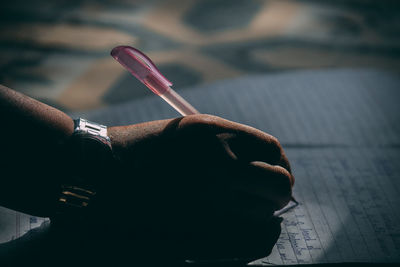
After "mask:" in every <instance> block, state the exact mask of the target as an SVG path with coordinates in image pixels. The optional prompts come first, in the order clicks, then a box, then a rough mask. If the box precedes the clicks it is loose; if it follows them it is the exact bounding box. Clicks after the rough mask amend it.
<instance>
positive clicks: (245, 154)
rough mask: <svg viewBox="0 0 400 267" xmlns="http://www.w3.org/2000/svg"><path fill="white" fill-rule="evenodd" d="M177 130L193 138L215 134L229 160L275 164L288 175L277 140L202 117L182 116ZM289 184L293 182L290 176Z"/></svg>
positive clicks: (217, 119) (234, 123) (284, 156)
mask: <svg viewBox="0 0 400 267" xmlns="http://www.w3.org/2000/svg"><path fill="white" fill-rule="evenodd" d="M177 128H178V129H179V130H181V131H183V132H186V131H190V132H195V133H196V134H197V135H206V134H213V135H217V136H218V137H219V138H220V139H221V140H222V141H223V142H224V145H225V149H226V151H227V153H228V154H229V155H230V156H231V157H232V158H234V159H237V160H240V161H244V162H251V161H263V162H266V163H268V164H271V165H279V166H281V167H283V168H285V169H286V170H287V171H288V172H289V173H291V168H290V164H289V161H288V159H287V157H286V155H285V153H284V151H283V149H282V147H281V145H280V143H279V141H278V139H276V138H275V137H273V136H272V135H269V134H267V133H265V132H263V131H260V130H258V129H256V128H253V127H250V126H247V125H244V124H240V123H236V122H232V121H229V120H225V119H222V118H219V117H216V116H212V115H206V114H198V115H192V116H186V117H184V118H183V119H182V120H180V121H179V123H178V126H177ZM291 183H292V185H293V183H294V179H293V177H292V179H291Z"/></svg>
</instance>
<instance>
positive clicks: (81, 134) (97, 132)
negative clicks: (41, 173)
mask: <svg viewBox="0 0 400 267" xmlns="http://www.w3.org/2000/svg"><path fill="white" fill-rule="evenodd" d="M74 128H75V130H74V133H73V134H72V135H71V136H70V137H69V138H68V140H66V142H65V143H64V144H63V145H62V147H63V153H64V158H66V159H67V160H66V162H68V164H69V171H67V172H66V173H65V174H64V175H62V179H61V180H60V186H59V187H60V188H59V192H60V193H59V196H58V199H57V203H58V204H57V209H56V215H55V217H54V218H55V219H57V221H64V222H65V221H68V222H70V221H71V219H72V220H76V219H78V220H79V219H81V218H82V217H85V216H86V215H87V213H88V210H89V209H90V206H92V205H93V202H94V201H95V199H96V197H97V194H98V192H99V191H101V190H102V189H103V185H104V181H105V178H107V177H108V174H109V172H110V170H111V169H112V165H113V152H112V147H111V143H110V139H109V137H108V136H107V127H106V126H104V125H100V124H97V123H94V122H90V121H87V120H85V119H78V120H75V127H74ZM66 219H68V220H66Z"/></svg>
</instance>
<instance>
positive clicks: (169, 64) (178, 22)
mask: <svg viewBox="0 0 400 267" xmlns="http://www.w3.org/2000/svg"><path fill="white" fill-rule="evenodd" d="M7 2H8V3H7V4H4V3H2V4H1V8H0V31H1V34H0V48H1V49H0V83H3V84H5V85H7V86H9V87H12V88H14V89H16V90H18V91H21V92H23V93H26V94H28V95H30V96H33V97H35V98H37V99H40V100H42V101H44V102H46V103H49V104H51V105H54V106H56V107H59V108H61V109H63V110H64V111H67V112H68V111H82V110H89V109H95V108H99V107H103V106H108V105H113V104H116V103H121V102H125V101H128V100H131V99H134V98H140V97H144V96H146V95H149V94H151V93H150V92H149V91H148V90H147V89H145V88H144V86H143V85H141V84H140V83H139V82H138V81H137V80H136V79H134V78H133V77H132V76H130V75H129V74H128V73H127V72H126V71H125V70H124V69H123V68H122V67H121V66H120V65H119V64H118V63H116V62H115V61H114V60H113V59H112V58H111V56H110V55H109V52H110V51H111V49H112V48H113V47H114V46H116V45H121V44H124V45H131V46H135V47H137V48H139V49H141V50H142V51H144V52H145V53H147V54H148V55H149V56H150V57H151V58H152V59H153V61H155V62H156V63H157V65H158V66H159V67H160V69H161V71H162V73H163V74H164V75H165V76H166V77H167V78H168V79H170V80H171V81H172V82H173V83H174V88H175V89H176V90H177V91H179V90H183V89H184V88H185V87H188V86H191V85H196V84H202V83H209V82H212V81H215V80H220V79H230V78H232V77H237V76H242V75H248V74H253V73H275V72H281V71H288V70H296V69H317V68H342V67H351V68H352V67H365V68H380V69H386V70H390V71H394V72H396V73H399V70H400V68H399V67H400V61H399V57H400V47H399V43H400V35H399V33H400V31H399V30H400V16H399V10H400V9H399V7H400V1H397V0H379V1H378V0H377V1H368V0H301V1H294V0H269V1H261V0H246V1H240V0H226V1H224V0H166V1H149V0H137V1H128V0H100V1H91V0H75V1H72V0H54V1H45V0H38V1H20V0H13V1H7Z"/></svg>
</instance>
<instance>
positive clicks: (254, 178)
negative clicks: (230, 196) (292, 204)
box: [232, 161, 292, 210]
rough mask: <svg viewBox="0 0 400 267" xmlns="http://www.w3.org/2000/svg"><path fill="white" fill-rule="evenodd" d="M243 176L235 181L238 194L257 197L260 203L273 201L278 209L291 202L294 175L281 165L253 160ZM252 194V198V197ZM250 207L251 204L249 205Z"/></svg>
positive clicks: (248, 197) (234, 187)
mask: <svg viewBox="0 0 400 267" xmlns="http://www.w3.org/2000/svg"><path fill="white" fill-rule="evenodd" d="M242 172H243V176H244V177H243V176H242V175H240V176H241V177H239V176H238V179H237V180H236V181H234V182H233V183H232V184H233V188H232V189H233V190H234V191H236V192H238V194H237V195H238V196H243V197H244V198H247V199H251V198H253V199H257V201H258V202H260V203H265V204H267V203H273V204H274V209H275V210H278V209H281V208H282V207H284V206H285V205H286V204H287V203H289V201H290V198H291V195H292V175H291V174H290V173H289V172H288V171H287V170H286V169H285V168H283V167H281V166H277V165H275V166H273V165H270V164H267V163H265V162H260V161H253V162H251V163H249V164H248V165H247V166H246V167H244V168H243V171H242ZM250 196H251V198H250ZM249 207H250V206H249Z"/></svg>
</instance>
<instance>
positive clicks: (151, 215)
mask: <svg viewBox="0 0 400 267" xmlns="http://www.w3.org/2000/svg"><path fill="white" fill-rule="evenodd" d="M108 134H109V136H110V138H111V142H112V146H113V151H114V155H115V157H116V159H117V160H116V166H115V168H113V171H112V173H111V174H110V175H109V176H108V177H107V178H106V179H105V181H103V189H102V190H100V191H99V193H98V199H97V203H93V205H94V206H96V205H97V208H98V209H95V210H96V211H94V212H93V214H92V216H93V218H94V219H95V220H98V216H99V214H100V213H102V214H103V215H104V216H105V217H110V216H111V217H113V216H115V217H116V218H118V219H117V220H115V221H109V222H108V223H107V224H108V225H107V227H109V228H107V227H106V228H105V229H112V230H111V231H113V232H114V233H118V231H121V233H123V234H121V235H124V236H125V238H126V242H129V244H130V245H132V244H135V242H137V240H142V241H140V242H139V245H137V247H136V249H139V250H140V251H144V252H143V253H145V252H146V251H153V252H155V251H156V252H157V251H158V252H157V253H162V252H159V251H163V253H165V254H168V255H178V256H176V257H178V258H179V257H183V258H194V259H202V258H230V257H244V258H256V257H259V256H265V255H266V254H267V253H269V251H270V250H271V248H272V245H273V244H274V243H275V242H276V239H277V238H278V236H279V233H280V225H279V223H280V220H278V219H276V218H274V217H273V216H272V215H273V212H274V211H275V210H278V209H281V208H282V207H284V206H285V205H286V204H287V203H288V202H289V201H290V198H291V192H292V186H293V183H294V178H293V176H292V174H291V170H290V166H289V162H288V160H287V158H286V156H285V154H284V152H283V150H282V148H281V146H280V144H279V142H278V140H277V139H276V138H275V137H273V136H271V135H269V134H266V133H264V132H262V131H260V130H257V129H255V128H252V127H250V126H246V125H243V124H239V123H235V122H232V121H228V120H225V119H222V118H219V117H216V116H211V115H203V114H202V115H191V116H186V117H183V118H176V119H168V120H161V121H151V122H146V123H141V124H135V125H129V126H119V127H110V128H109V129H108ZM116 235H119V234H116ZM121 235H119V236H121ZM129 240H134V241H132V242H130V241H129ZM154 240H155V241H154ZM174 257H175V256H174Z"/></svg>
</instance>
